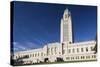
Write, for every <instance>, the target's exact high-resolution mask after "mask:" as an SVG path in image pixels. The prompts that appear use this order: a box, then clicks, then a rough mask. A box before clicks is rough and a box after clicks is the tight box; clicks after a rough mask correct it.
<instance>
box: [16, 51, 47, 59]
mask: <svg viewBox="0 0 100 67" xmlns="http://www.w3.org/2000/svg"><path fill="white" fill-rule="evenodd" d="M45 55H46V54H44V53H43V52H41V53H34V54H29V55H27V57H39V56H45ZM25 56H26V55H22V56H16V58H21V57H25Z"/></svg>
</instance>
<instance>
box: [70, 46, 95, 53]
mask: <svg viewBox="0 0 100 67" xmlns="http://www.w3.org/2000/svg"><path fill="white" fill-rule="evenodd" d="M89 49H91V51H93V47H90V48H89V47H86V48H76V49H75V48H73V49H68V53H75V50H76V51H77V53H78V52H88V51H89Z"/></svg>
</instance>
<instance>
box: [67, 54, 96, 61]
mask: <svg viewBox="0 0 100 67" xmlns="http://www.w3.org/2000/svg"><path fill="white" fill-rule="evenodd" d="M90 58H96V55H92V56H76V57H66V60H70V59H71V60H74V59H90Z"/></svg>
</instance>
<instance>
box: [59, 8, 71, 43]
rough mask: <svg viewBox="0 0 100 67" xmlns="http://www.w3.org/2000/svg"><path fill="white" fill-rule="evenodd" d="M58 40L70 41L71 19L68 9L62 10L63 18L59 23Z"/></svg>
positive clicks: (62, 41)
mask: <svg viewBox="0 0 100 67" xmlns="http://www.w3.org/2000/svg"><path fill="white" fill-rule="evenodd" d="M60 28H61V29H60V42H61V43H68V44H70V43H72V42H73V39H72V21H71V13H70V11H69V10H68V9H65V10H64V14H63V18H62V19H61V24H60Z"/></svg>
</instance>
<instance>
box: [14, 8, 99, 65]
mask: <svg viewBox="0 0 100 67" xmlns="http://www.w3.org/2000/svg"><path fill="white" fill-rule="evenodd" d="M71 16H72V15H71V12H70V11H69V10H68V9H65V10H64V14H63V17H62V18H61V21H60V42H54V43H48V44H46V45H45V46H43V47H42V48H37V49H31V50H26V51H19V52H14V54H13V56H12V59H13V60H17V59H19V58H22V59H21V60H22V61H23V64H35V63H41V62H57V61H66V62H67V61H68V62H69V61H89V60H90V61H93V60H97V54H96V53H95V50H93V49H94V47H95V46H96V44H97V41H96V40H90V41H83V42H75V43H74V41H73V34H72V32H73V31H72V19H71Z"/></svg>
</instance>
